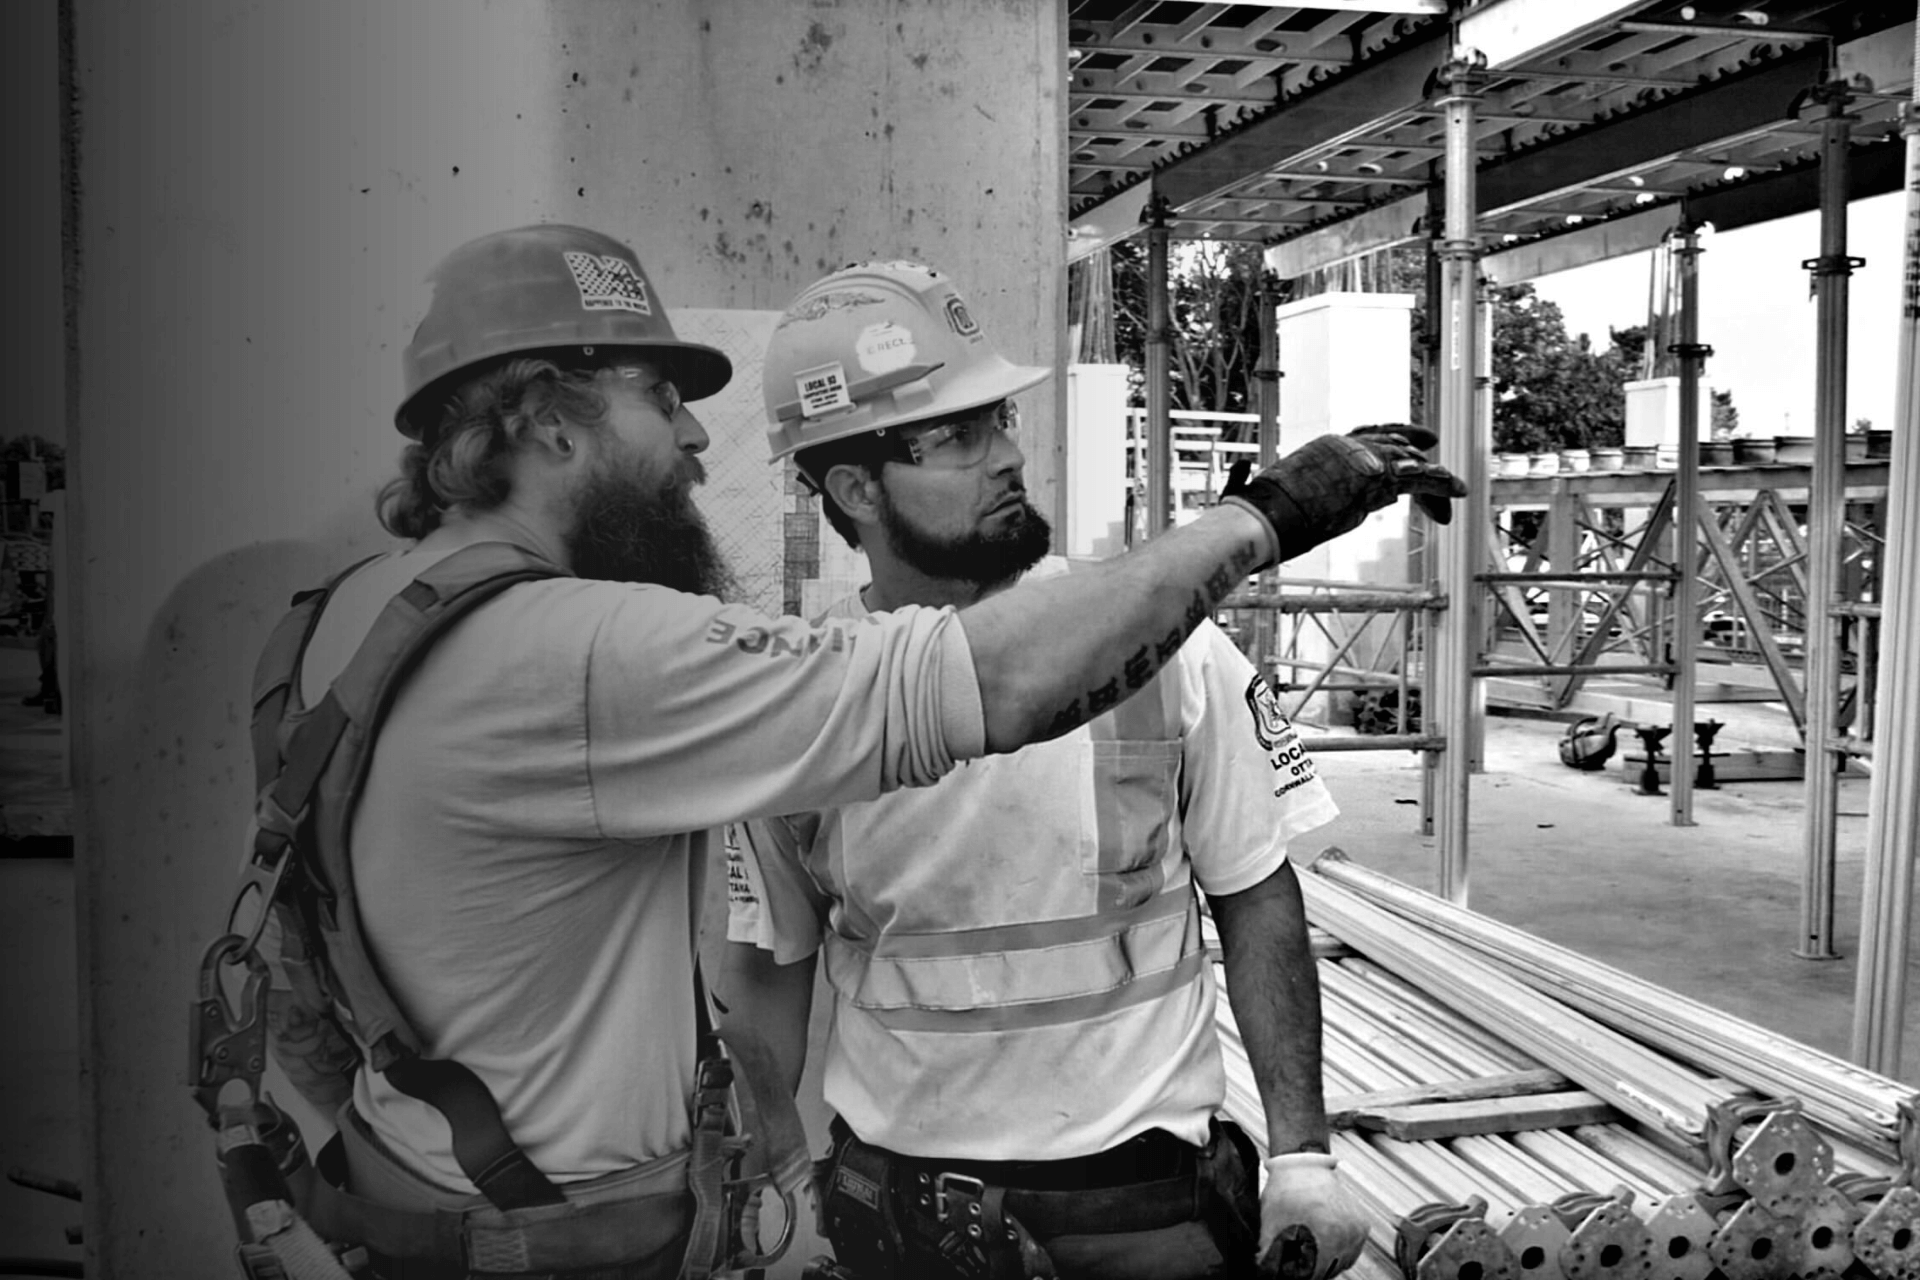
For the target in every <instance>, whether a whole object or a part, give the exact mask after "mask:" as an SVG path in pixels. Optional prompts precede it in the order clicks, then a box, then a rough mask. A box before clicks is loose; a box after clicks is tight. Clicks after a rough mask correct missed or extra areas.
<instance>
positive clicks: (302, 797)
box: [254, 543, 566, 1209]
mask: <svg viewBox="0 0 1920 1280" xmlns="http://www.w3.org/2000/svg"><path fill="white" fill-rule="evenodd" d="M362 563H363V564H364V563H365V562H364V561H363V562H362ZM357 567H358V566H356V568H357ZM351 572H352V571H351V570H349V573H351ZM560 573H561V570H559V569H558V568H556V567H555V566H554V565H552V564H551V563H549V562H548V561H546V560H544V559H541V558H540V557H538V556H535V555H533V554H532V553H530V552H527V551H523V550H521V549H520V548H518V547H515V546H511V545H509V544H506V543H482V544H479V545H476V546H472V547H466V548H462V549H461V550H459V551H456V552H454V553H452V554H451V555H448V556H446V557H445V558H443V559H442V560H440V561H438V562H437V563H435V564H434V565H432V566H431V567H430V568H428V569H427V571H426V572H424V573H422V574H421V575H420V576H419V577H418V578H416V579H415V580H414V581H413V582H412V583H410V584H409V585H408V586H407V587H406V588H405V589H404V590H403V591H401V592H400V593H399V594H398V595H396V596H395V597H394V598H393V599H392V600H390V601H388V602H387V604H386V606H385V607H384V608H383V609H382V610H381V612H380V614H379V615H378V617H377V618H376V619H375V621H374V624H373V626H372V627H371V628H370V629H369V631H368V633H367V636H366V638H365V639H364V640H363V641H362V642H361V644H360V647H359V648H358V649H357V650H356V651H355V652H354V655H353V657H352V658H351V659H350V660H349V661H348V662H347V665H346V667H345V669H344V670H343V671H341V673H340V674H339V676H337V677H336V678H335V679H334V681H333V683H332V684H331V686H330V687H329V688H328V689H327V692H326V694H325V695H324V696H323V697H322V698H321V699H320V700H319V701H318V703H316V704H315V705H314V706H313V707H312V708H311V709H305V708H300V707H299V705H298V703H299V698H298V690H297V681H298V680H299V667H300V660H301V656H302V654H303V652H304V650H305V647H306V644H307V642H308V641H309V640H310V639H311V637H312V634H313V628H314V626H315V625H316V624H317V621H318V618H319V616H320V614H321V612H322V611H323V610H324V609H325V607H326V603H327V600H328V599H329V598H331V595H332V593H333V591H334V590H335V589H336V588H337V587H338V585H339V584H340V582H342V581H344V580H345V577H346V575H342V576H341V577H340V578H336V579H334V581H333V582H332V583H329V584H328V586H327V588H326V589H325V590H324V591H323V592H321V593H318V594H315V593H307V594H306V595H304V596H301V597H296V599H295V603H294V609H293V611H292V612H291V613H290V614H289V615H288V618H287V619H286V620H285V621H284V622H282V624H281V626H280V627H279V629H278V630H276V632H275V634H274V636H273V639H272V640H271V641H270V642H269V644H268V647H267V651H266V652H265V653H264V654H263V655H262V658H261V662H260V665H259V668H258V674H257V676H256V680H255V716H256V723H255V731H254V736H255V745H256V748H257V749H258V748H261V747H262V746H263V745H264V744H265V743H266V742H267V741H269V739H268V733H269V732H271V733H272V737H271V739H270V741H271V742H272V744H273V746H272V749H271V751H270V752H269V753H267V754H265V755H264V756H263V763H262V765H261V766H260V768H261V772H262V774H263V775H265V774H266V773H267V766H266V764H265V763H264V761H272V762H273V764H274V766H275V767H273V768H272V771H271V777H270V780H267V781H265V782H264V784H263V786H262V789H261V795H260V803H259V806H258V809H257V812H256V819H257V827H258V834H257V836H256V839H255V859H256V861H277V860H278V859H279V858H281V857H285V856H289V854H290V853H292V851H293V850H294V849H295V848H296V845H297V847H298V850H299V852H298V857H299V859H300V866H299V868H298V875H297V878H296V880H295V881H294V883H295V885H296V888H297V891H303V892H304V891H311V899H312V900H311V902H310V903H309V904H308V905H309V908H310V912H311V915H310V918H311V919H312V921H313V924H314V925H315V927H316V928H317V929H318V932H319V934H320V939H321V945H320V946H319V947H317V948H312V949H313V950H315V951H316V952H317V953H318V956H317V958H318V959H320V960H321V961H323V963H324V970H325V975H326V977H327V978H328V979H329V980H328V981H327V982H326V984H325V985H326V987H327V988H328V990H329V992H330V993H331V995H332V996H333V998H334V1000H335V1001H336V1002H337V1003H338V1004H339V1005H341V1006H344V1011H345V1013H346V1015H347V1018H348V1020H349V1021H350V1022H351V1025H352V1029H353V1031H354V1032H355V1034H356V1036H357V1038H358V1039H359V1040H360V1043H361V1044H362V1045H363V1047H364V1048H365V1050H366V1052H367V1056H368V1063H369V1065H370V1066H372V1067H373V1068H374V1069H375V1070H377V1071H380V1072H382V1073H383V1074H384V1075H385V1076H386V1078H387V1079H388V1080H390V1081H391V1082H392V1083H393V1085H394V1087H395V1088H397V1089H399V1090H400V1091H401V1092H402V1093H405V1094H407V1095H409V1096H410V1097H414V1098H418V1099H419V1100H420V1101H422V1102H425V1103H427V1104H428V1105H429V1106H431V1107H433V1108H434V1109H435V1110H437V1111H439V1112H440V1113H441V1114H443V1115H444V1116H446V1118H447V1124H448V1126H449V1128H450V1129H451V1130H452V1135H453V1150H454V1158H455V1160H456V1161H457V1162H458V1163H459V1165H460V1169H461V1172H463V1173H464V1174H466V1176H467V1177H468V1178H469V1179H470V1180H471V1181H472V1182H473V1184H474V1185H475V1186H476V1187H478V1188H479V1189H480V1191H481V1193H482V1194H483V1195H485V1196H486V1197H487V1198H488V1200H489V1201H490V1202H491V1203H493V1204H494V1205H495V1206H496V1207H498V1208H500V1209H517V1208H526V1207H532V1206H537V1205H556V1204H564V1203H565V1202H566V1197H565V1196H564V1195H563V1194H562V1193H561V1191H560V1189H559V1188H558V1187H556V1186H554V1184H553V1183H552V1182H551V1181H550V1180H549V1179H548V1178H547V1177H546V1176H545V1175H544V1174H542V1173H541V1172H540V1171H539V1170H538V1169H537V1168H535V1167H534V1165H533V1162H532V1161H531V1160H529V1159H528V1158H527V1156H526V1153H525V1152H523V1151H522V1150H520V1148H519V1146H518V1145H517V1144H516V1143H515V1142H514V1141H513V1139H512V1137H511V1135H509V1134H508V1132H507V1129H506V1123H505V1121H504V1119H503V1118H502V1116H501V1114H500V1108H499V1105H498V1104H497V1103H496V1102H495V1100H494V1098H493V1095H492V1094H491V1093H490V1092H489V1091H488V1090H487V1088H486V1086H485V1084H483V1083H482V1082H481V1080H480V1078H479V1077H478V1076H476V1075H474V1074H473V1072H472V1071H471V1070H469V1069H468V1068H466V1067H464V1066H462V1065H460V1064H459V1063H456V1062H449V1061H429V1060H426V1059H423V1058H421V1057H420V1056H419V1055H420V1049H421V1043H422V1042H421V1038H420V1036H419V1035H418V1033H417V1032H415V1031H414V1029H413V1028H412V1026H411V1025H409V1024H408V1022H407V1021H406V1018H405V1016H404V1015H403V1014H402V1013H401V1011H400V1009H399V1006H398V1005H397V1003H396V1002H395V1001H394V999H393V997H392V994H391V992H390V991H389V990H388V989H387V986H386V984H385V982H384V980H383V979H382V978H381V976H380V974H379V972H378V969H377V967H376V966H375V964H374V962H373V958H372V954H371V952H370V950H369V948H368V946H367V943H366V938H365V935H364V933H363V932H362V930H361V926H360V920H359V911H358V907H357V903H356V901H355V898H354V890H353V869H352V861H351V858H350V855H349V852H348V843H347V835H348V832H349V830H350V828H351V822H352V811H353V808H354V804H355V801H356V800H357V798H358V796H359V794H360V791H361V788H362V787H363V785H364V784H365V781H366V773H367V769H368V767H369V765H370V763H371V759H372V755H373V751H372V746H373V741H374V737H375V734H376V733H377V731H378V729H379V726H380V723H381V721H382V720H383V719H384V718H385V716H386V713H387V711H388V710H389V709H390V707H391V706H392V703H393V699H394V696H395V695H396V694H397V692H398V690H399V687H400V685H401V683H402V682H403V681H404V680H405V679H406V677H407V676H409V675H410V674H412V672H413V670H414V669H415V668H416V667H417V666H418V665H419V662H420V659H421V658H422V657H423V656H424V654H425V653H426V651H427V650H428V649H429V648H430V647H431V646H432V645H433V643H434V642H435V641H436V640H438V639H439V638H440V637H441V636H442V635H444V634H445V633H446V632H447V630H448V629H450V628H451V627H452V626H453V625H454V624H455V623H456V622H458V621H459V620H460V619H462V618H464V617H465V616H466V615H467V614H468V613H470V612H472V610H473V609H475V608H477V607H478V606H479V605H481V604H483V603H485V602H486V601H488V600H491V599H492V598H494V597H495V596H497V595H499V594H500V593H501V592H502V591H505V590H506V589H507V588H508V587H511V586H514V585H516V584H518V583H521V582H531V581H538V580H540V579H543V578H551V577H556V576H559V575H560ZM299 914H301V915H302V916H303V917H304V916H306V915H307V913H304V912H303V913H299ZM305 941H310V940H303V942H305Z"/></svg>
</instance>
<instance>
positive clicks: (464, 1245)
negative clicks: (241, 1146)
mask: <svg viewBox="0 0 1920 1280" xmlns="http://www.w3.org/2000/svg"><path fill="white" fill-rule="evenodd" d="M289 1182H290V1184H291V1186H292V1188H293V1191H294V1195H295V1197H296V1200H297V1201H298V1204H299V1208H300V1211H301V1213H302V1214H303V1215H304V1216H305V1217H306V1218H307V1220H308V1221H309V1222H311V1223H312V1224H313V1226H314V1228H315V1230H317V1231H318V1232H320V1234H321V1235H323V1236H325V1237H327V1238H329V1239H336V1240H352V1241H355V1242H357V1243H360V1244H362V1245H364V1246H365V1247H366V1249H367V1252H368V1253H369V1254H370V1255H371V1257H372V1261H373V1267H374V1272H375V1274H376V1275H378V1276H379V1277H380V1278H381V1280H467V1278H468V1277H470V1276H471V1277H501V1278H502V1280H505V1278H506V1277H512V1278H513V1280H548V1278H549V1277H551V1278H553V1280H562V1278H564V1280H673V1278H674V1277H675V1276H677V1275H678V1274H679V1272H680V1265H681V1259H682V1255H683V1254H684V1253H685V1251H686V1245H687V1238H688V1235H689V1233H690V1231H691V1229H692V1226H693V1222H694V1199H693V1195H692V1193H691V1192H690V1191H689V1190H688V1188H687V1157H686V1156H685V1155H675V1156H669V1157H666V1158H664V1159H661V1160H655V1161H651V1162H649V1163H648V1164H645V1165H641V1166H638V1167H636V1168H634V1169H630V1170H624V1171H622V1172H619V1173H615V1174H609V1175H607V1176H606V1177H603V1178H596V1179H593V1180H591V1181H589V1182H583V1183H574V1184H570V1185H569V1186H568V1187H567V1188H566V1191H567V1201H566V1203H564V1204H558V1205H539V1206H535V1207H531V1208H525V1209H513V1210H504V1211H503V1210H500V1209H497V1208H495V1207H493V1206H492V1205H491V1204H489V1203H488V1202H487V1201H486V1199H485V1198H484V1197H481V1196H463V1195H459V1194H456V1193H453V1192H449V1191H445V1190H443V1189H441V1188H438V1187H435V1186H433V1185H432V1184H430V1183H428V1182H426V1181H425V1180H423V1179H421V1178H419V1177H418V1176H417V1175H415V1174H414V1173H413V1172H412V1171H411V1170H409V1169H407V1168H405V1167H404V1166H402V1165H401V1164H400V1163H399V1162H398V1161H396V1160H395V1159H394V1158H393V1157H392V1156H391V1155H390V1154H388V1153H387V1151H386V1150H385V1149H384V1148H383V1147H382V1146H381V1145H380V1142H379V1140H378V1139H377V1138H375V1137H374V1135H373V1133H372V1132H371V1130H369V1129H368V1128H367V1126H366V1122H365V1121H364V1120H362V1119H361V1118H360V1117H359V1115H357V1114H356V1113H354V1111H353V1110H352V1108H351V1107H347V1108H343V1109H342V1112H341V1115H340V1132H339V1133H338V1134H337V1135H336V1136H335V1137H334V1138H333V1140H332V1141H330V1142H329V1143H327V1145H326V1146H325V1147H324V1148H322V1149H321V1151H320V1154H319V1155H318V1156H317V1157H316V1158H315V1161H314V1164H313V1165H312V1166H310V1167H309V1168H307V1169H306V1170H304V1171H302V1172H298V1173H296V1174H295V1175H294V1176H293V1177H291V1178H290V1179H289Z"/></svg>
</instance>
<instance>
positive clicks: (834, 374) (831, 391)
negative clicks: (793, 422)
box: [793, 360, 853, 418]
mask: <svg viewBox="0 0 1920 1280" xmlns="http://www.w3.org/2000/svg"><path fill="white" fill-rule="evenodd" d="M793 385H794V389H795V390H796V391H798V392H799V393H800V416H801V417H803V418H817V417H819V416H820V415H821V414H824V413H832V412H833V411H834V410H835V409H851V408H852V407H853V397H852V396H850V395H848V394H847V371H846V370H845V369H843V368H841V366H840V362H839V361H838V360H836V361H834V362H833V363H832V364H823V365H816V366H815V367H814V368H811V369H802V370H801V371H800V372H798V373H796V374H794V375H793Z"/></svg>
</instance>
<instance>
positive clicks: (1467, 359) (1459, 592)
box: [1426, 59, 1490, 905]
mask: <svg viewBox="0 0 1920 1280" xmlns="http://www.w3.org/2000/svg"><path fill="white" fill-rule="evenodd" d="M1440 74H1441V80H1442V83H1443V85H1444V91H1443V97H1442V98H1441V104H1442V106H1443V107H1444V108H1445V109H1446V113H1447V166H1446V237H1445V239H1443V240H1442V241H1441V242H1440V243H1439V245H1438V254H1439V258H1440V305H1439V310H1440V317H1441V319H1440V325H1441V328H1440V461H1441V462H1442V463H1443V464H1444V465H1445V466H1446V467H1447V468H1448V469H1449V470H1451V471H1452V472H1453V473H1454V474H1455V475H1457V476H1459V477H1460V478H1461V479H1462V480H1464V481H1465V482H1466V484H1467V497H1466V498H1465V499H1463V500H1462V501H1461V502H1460V503H1459V507H1460V509H1459V510H1458V511H1457V512H1456V513H1455V517H1454V521H1453V523H1452V524H1450V525H1448V526H1447V527H1446V528H1444V529H1440V530H1436V532H1435V539H1434V541H1435V544H1436V545H1437V547H1438V551H1439V569H1440V589H1441V591H1442V592H1444V593H1445V595H1446V597H1447V602H1448V604H1447V610H1446V612H1445V613H1443V614H1441V615H1440V619H1439V623H1438V625H1437V626H1436V627H1435V633H1436V634H1435V645H1434V652H1432V653H1429V654H1428V655H1427V664H1428V665H1427V670H1426V678H1427V688H1428V700H1429V701H1430V702H1432V703H1434V704H1436V707H1437V712H1438V728H1439V733H1440V734H1441V735H1442V736H1444V737H1445V738H1446V739H1447V743H1448V746H1447V749H1446V750H1444V751H1442V752H1441V753H1440V770H1439V773H1440V777H1439V778H1438V780H1437V782H1436V786H1435V791H1436V795H1435V800H1436V806H1435V807H1436V813H1435V818H1436V825H1437V827H1438V835H1439V854H1440V871H1439V885H1440V892H1441V894H1442V895H1443V896H1444V897H1446V898H1447V899H1448V900H1449V901H1451V902H1456V903H1460V904H1462V905H1464V904H1465V903H1466V901H1467V813H1468V791H1469V786H1470V782H1471V770H1472V754H1471V751H1470V749H1469V745H1468V744H1469V743H1470V741H1471V738H1472V734H1471V731H1470V727H1469V724H1470V719H1471V716H1472V710H1473V702H1474V689H1475V684H1474V677H1473V668H1474V666H1475V665H1476V663H1477V659H1478V657H1479V653H1478V648H1479V646H1478V640H1479V627H1478V625H1477V620H1478V617H1479V614H1480V610H1479V609H1478V608H1477V607H1476V604H1477V602H1478V600H1479V587H1478V585H1477V584H1476V582H1475V581H1474V578H1475V574H1476V573H1477V572H1478V571H1479V569H1480V568H1481V567H1482V566H1481V560H1482V559H1483V557H1484V554H1485V553H1484V549H1483V545H1482V543H1483V539H1484V537H1485V534H1484V532H1483V531H1484V530H1485V528H1486V526H1487V523H1488V520H1489V519H1490V515H1489V509H1488V503H1487V492H1486V470H1487V466H1486V455H1487V451H1488V447H1489V446H1488V445H1486V444H1483V443H1482V442H1481V440H1480V434H1481V432H1480V416H1479V413H1478V412H1477V408H1478V406H1477V399H1478V395H1479V386H1478V379H1477V378H1476V376H1475V374H1476V370H1475V366H1476V365H1477V364H1478V363H1479V360H1480V342H1479V338H1478V334H1477V332H1476V331H1477V330H1478V329H1479V326H1480V305H1479V303H1480V300H1479V296H1478V287H1477V284H1476V277H1477V274H1478V273H1477V259H1478V257H1479V239H1478V235H1477V228H1476V223H1477V217H1476V211H1475V197H1474V186H1475V183H1474V161H1473V112H1474V105H1475V103H1476V102H1477V100H1478V98H1479V95H1480V91H1481V89H1482V88H1483V87H1484V85H1485V76H1486V70H1485V64H1484V62H1482V63H1475V62H1473V61H1470V60H1467V59H1458V60H1455V61H1453V62H1450V63H1448V64H1447V66H1446V67H1445V68H1443V69H1442V71H1441V73H1440ZM1429 732H1432V728H1431V727H1430V728H1429Z"/></svg>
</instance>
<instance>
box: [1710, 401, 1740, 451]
mask: <svg viewBox="0 0 1920 1280" xmlns="http://www.w3.org/2000/svg"><path fill="white" fill-rule="evenodd" d="M1739 429H1740V410H1739V409H1737V408H1735V407H1734V404H1733V392H1731V391H1716V392H1714V393H1713V423H1712V426H1711V429H1710V430H1709V432H1708V435H1707V438H1708V439H1709V440H1731V439H1733V434H1734V432H1736V431H1738V430H1739Z"/></svg>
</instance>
